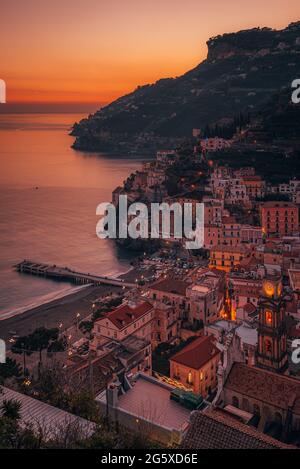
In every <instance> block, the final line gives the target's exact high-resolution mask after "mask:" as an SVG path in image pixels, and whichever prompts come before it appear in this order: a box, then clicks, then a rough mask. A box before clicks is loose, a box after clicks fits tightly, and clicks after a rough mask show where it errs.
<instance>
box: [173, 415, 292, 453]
mask: <svg viewBox="0 0 300 469" xmlns="http://www.w3.org/2000/svg"><path fill="white" fill-rule="evenodd" d="M181 447H182V448H183V449H290V448H291V449H292V448H293V449H294V447H293V446H289V445H286V444H284V443H281V442H280V441H277V440H274V439H273V438H271V437H269V436H267V435H264V434H263V433H260V432H258V431H257V430H255V429H254V428H251V427H248V426H247V425H245V424H243V423H241V422H240V421H239V420H237V419H234V418H233V417H231V416H229V415H228V414H226V413H225V412H222V410H219V409H209V410H208V411H205V412H193V414H192V416H191V425H190V428H189V430H188V432H187V434H186V436H185V438H184V440H183V442H182V444H181Z"/></svg>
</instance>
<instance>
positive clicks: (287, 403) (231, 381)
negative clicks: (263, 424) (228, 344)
mask: <svg viewBox="0 0 300 469" xmlns="http://www.w3.org/2000/svg"><path fill="white" fill-rule="evenodd" d="M224 387H225V390H226V389H230V390H231V391H235V392H237V393H240V394H242V395H244V396H248V397H251V398H252V399H256V400H258V401H261V402H263V403H265V404H266V405H267V406H268V405H270V406H274V407H278V408H279V409H283V410H287V409H288V407H293V408H294V410H295V412H297V413H300V381H299V380H297V379H294V378H291V377H289V376H284V375H279V374H276V373H272V372H270V371H266V370H263V369H260V368H254V367H248V366H247V365H244V364H242V363H234V364H233V366H232V368H231V371H230V373H229V375H228V378H227V380H226V383H225V386H224Z"/></svg>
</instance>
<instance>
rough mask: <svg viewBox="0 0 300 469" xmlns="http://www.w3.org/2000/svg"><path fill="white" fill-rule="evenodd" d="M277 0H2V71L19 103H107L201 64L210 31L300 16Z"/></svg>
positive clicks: (280, 23) (277, 24) (293, 5)
mask: <svg viewBox="0 0 300 469" xmlns="http://www.w3.org/2000/svg"><path fill="white" fill-rule="evenodd" d="M272 4H273V5H272V8H270V7H268V6H267V5H265V4H263V3H262V2H260V1H259V0H253V1H252V2H251V4H250V5H249V3H248V2H243V1H241V0H239V1H238V0H228V1H226V2H224V0H212V1H211V2H210V3H209V4H207V2H205V1H204V0H187V1H186V2H182V1H181V0H161V1H159V2H158V1H157V2H156V4H155V2H151V4H150V2H146V1H145V2H141V1H138V0H126V1H124V0H110V2H106V1H103V0H87V1H86V2H81V1H80V0H73V1H70V0H53V1H52V2H51V3H50V2H49V3H48V2H47V3H46V2H40V1H39V0H2V2H1V29H0V40H1V51H0V63H1V71H0V78H2V79H4V80H5V81H6V84H7V100H8V103H9V105H10V106H14V108H15V109H16V110H18V109H19V108H20V109H26V108H27V107H28V108H30V107H31V108H34V107H36V106H37V107H39V106H40V107H41V108H43V106H44V107H45V108H47V107H50V108H51V107H55V105H59V106H60V107H61V108H62V109H63V108H64V106H65V107H66V109H67V108H72V107H76V105H77V106H79V107H80V106H83V105H84V106H86V105H91V107H94V106H95V105H98V106H99V105H103V104H106V103H109V102H111V101H112V100H114V99H116V98H117V97H119V96H121V95H123V94H126V93H128V92H131V91H133V90H134V89H135V88H136V87H137V86H138V85H143V84H146V83H153V82H155V81H156V80H158V79H160V78H164V77H172V76H173V77H174V76H178V75H181V74H182V73H184V72H186V71H188V70H189V69H191V68H193V67H195V66H196V65H197V64H198V63H200V62H201V61H202V60H203V59H204V58H205V57H206V53H207V48H206V41H207V40H208V39H209V37H212V36H215V35H217V34H223V33H226V32H234V31H238V30H241V29H248V28H252V27H257V26H261V27H263V26H268V27H272V28H276V29H282V28H284V27H286V26H287V25H288V24H289V23H291V22H293V21H297V20H299V19H300V9H299V2H298V0H289V3H288V5H287V3H286V2H285V1H283V0H274V1H272ZM1 111H2V110H1Z"/></svg>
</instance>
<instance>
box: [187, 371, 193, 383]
mask: <svg viewBox="0 0 300 469" xmlns="http://www.w3.org/2000/svg"><path fill="white" fill-rule="evenodd" d="M187 382H188V384H190V385H192V384H193V374H192V372H191V371H189V373H188V377H187Z"/></svg>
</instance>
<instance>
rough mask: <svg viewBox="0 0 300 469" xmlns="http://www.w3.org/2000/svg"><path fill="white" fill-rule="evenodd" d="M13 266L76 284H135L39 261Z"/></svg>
mask: <svg viewBox="0 0 300 469" xmlns="http://www.w3.org/2000/svg"><path fill="white" fill-rule="evenodd" d="M14 267H15V269H16V270H17V271H18V272H20V273H26V274H31V275H38V276H40V277H45V278H51V279H53V280H62V281H66V282H72V283H76V284H78V285H85V284H86V285H87V284H91V285H113V286H116V287H126V288H133V287H135V286H136V284H135V283H130V282H126V281H124V280H122V279H117V278H112V277H104V276H101V275H93V274H89V273H88V274H86V273H82V272H76V271H75V270H71V269H69V268H68V267H59V266H57V265H49V264H42V263H40V262H34V261H30V260H24V261H22V262H20V263H19V264H17V265H15V266H14Z"/></svg>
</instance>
